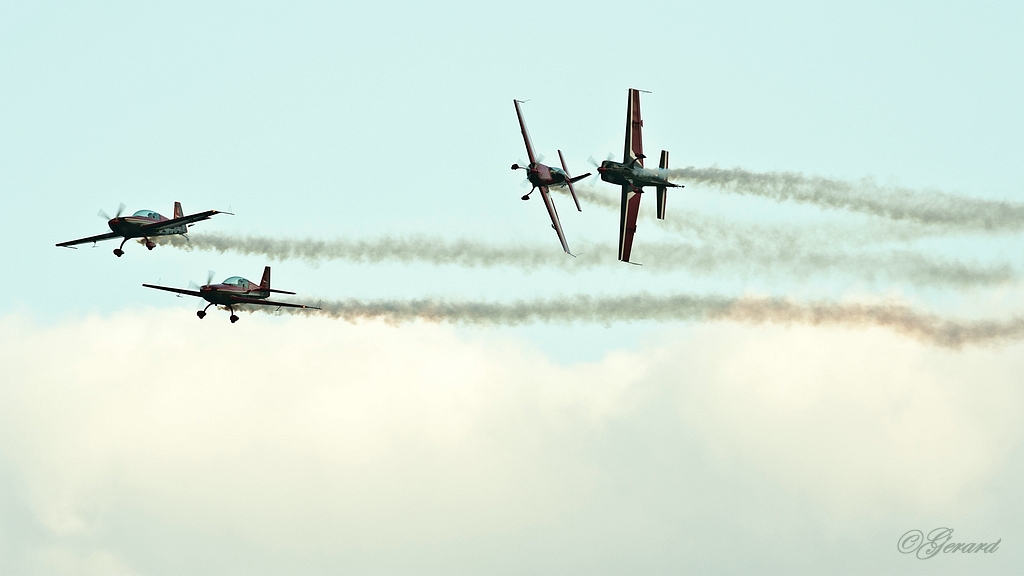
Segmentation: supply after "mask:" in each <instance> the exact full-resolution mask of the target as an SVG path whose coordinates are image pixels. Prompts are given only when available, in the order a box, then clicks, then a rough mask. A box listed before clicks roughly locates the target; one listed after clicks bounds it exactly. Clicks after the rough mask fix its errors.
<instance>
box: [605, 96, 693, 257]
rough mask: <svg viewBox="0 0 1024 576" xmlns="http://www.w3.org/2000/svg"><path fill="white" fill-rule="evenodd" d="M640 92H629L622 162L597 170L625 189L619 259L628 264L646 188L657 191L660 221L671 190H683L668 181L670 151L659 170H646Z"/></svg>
mask: <svg viewBox="0 0 1024 576" xmlns="http://www.w3.org/2000/svg"><path fill="white" fill-rule="evenodd" d="M640 92H642V90H636V89H634V88H630V89H629V100H628V102H627V105H626V149H625V152H624V153H623V158H622V162H614V161H612V160H605V161H604V162H601V165H600V166H599V167H598V168H597V171H598V173H600V174H601V179H602V180H604V181H605V182H611V183H612V184H618V185H620V186H622V205H621V208H620V210H619V260H621V261H623V262H629V254H630V252H631V251H632V249H633V235H634V234H635V233H636V217H637V214H638V213H639V211H640V196H641V194H643V192H644V186H654V187H655V188H656V189H657V190H658V219H659V220H664V219H665V200H666V196H667V195H668V192H667V190H668V188H682V187H683V186H682V185H681V184H673V183H672V182H669V181H668V175H667V171H668V151H667V150H662V151H661V162H660V163H659V164H658V169H657V170H651V169H648V168H644V158H646V156H644V144H643V134H642V132H643V126H644V121H643V119H642V118H641V117H640Z"/></svg>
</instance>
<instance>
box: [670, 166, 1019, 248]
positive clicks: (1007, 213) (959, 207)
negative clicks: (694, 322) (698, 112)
mask: <svg viewBox="0 0 1024 576" xmlns="http://www.w3.org/2000/svg"><path fill="white" fill-rule="evenodd" d="M668 174H669V178H670V179H672V180H677V181H681V182H684V183H687V184H691V185H694V184H696V185H706V186H713V187H716V188H719V189H721V190H724V191H727V192H733V193H736V194H750V195H755V196H762V197H765V198H770V199H772V200H776V201H778V202H784V201H787V200H792V201H794V202H802V203H807V204H814V205H817V206H821V207H823V208H833V209H842V210H849V211H853V212H861V213H864V214H870V215H873V216H880V217H883V218H889V219H892V220H896V221H909V222H917V223H921V224H925V225H932V226H941V227H945V228H950V229H958V230H980V231H988V232H997V231H1018V230H1022V229H1024V204H1021V203H1017V202H1007V201H995V200H983V199H978V198H969V197H966V196H957V195H954V194H949V193H945V192H921V191H916V190H911V189H908V188H900V187H890V186H882V185H879V184H876V183H875V182H874V181H872V180H871V179H864V180H861V181H860V182H856V183H854V182H846V181H842V180H832V179H829V178H822V177H819V176H804V175H803V174H801V173H798V172H752V171H749V170H744V169H742V168H732V169H725V168H714V167H712V168H695V167H693V166H691V167H688V168H680V169H674V170H669V171H668Z"/></svg>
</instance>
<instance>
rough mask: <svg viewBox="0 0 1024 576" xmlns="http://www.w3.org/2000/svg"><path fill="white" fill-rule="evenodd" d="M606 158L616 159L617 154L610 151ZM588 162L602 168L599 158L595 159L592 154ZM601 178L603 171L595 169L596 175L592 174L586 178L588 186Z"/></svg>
mask: <svg viewBox="0 0 1024 576" xmlns="http://www.w3.org/2000/svg"><path fill="white" fill-rule="evenodd" d="M605 159H606V160H614V159H615V154H614V153H613V152H609V153H608V156H607V157H606V158H605ZM587 163H588V164H590V165H591V166H593V167H594V168H600V167H601V164H600V163H598V161H597V160H594V157H593V156H590V157H588V158H587ZM600 178H601V173H600V172H598V171H596V170H595V171H594V175H593V176H591V177H590V178H587V180H586V182H587V186H593V185H594V182H595V181H596V180H600Z"/></svg>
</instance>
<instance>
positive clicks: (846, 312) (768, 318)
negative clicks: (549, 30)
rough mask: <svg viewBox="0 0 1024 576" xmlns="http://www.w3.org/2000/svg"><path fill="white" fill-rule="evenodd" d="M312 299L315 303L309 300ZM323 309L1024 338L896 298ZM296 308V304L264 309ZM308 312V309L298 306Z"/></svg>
mask: <svg viewBox="0 0 1024 576" xmlns="http://www.w3.org/2000/svg"><path fill="white" fill-rule="evenodd" d="M307 303H312V302H307ZM320 306H321V307H322V311H321V312H320V313H321V314H324V315H327V316H329V317H332V318H339V319H343V320H347V321H349V322H355V321H358V320H364V319H382V320H384V321H386V322H390V323H403V322H411V321H415V320H425V321H428V322H451V323H456V324H472V325H484V326H516V325H521V324H528V323H535V322H548V323H551V322H570V323H571V322H593V323H602V324H607V323H610V322H635V321H645V320H654V321H662V322H669V321H723V320H728V321H734V322H742V323H746V324H765V323H774V324H783V325H788V324H806V325H812V326H820V325H836V326H846V327H869V326H878V327H884V328H889V329H891V330H894V331H896V332H898V333H900V334H903V335H905V336H908V337H910V338H913V339H916V340H919V341H921V342H926V343H930V344H934V345H937V346H942V347H946V348H953V349H959V348H962V347H963V346H966V345H995V344H999V343H1005V342H1008V341H1011V340H1018V339H1020V338H1022V337H1024V318H1022V317H1020V316H1015V317H1013V318H1010V319H1008V320H1004V321H997V320H951V319H946V318H943V317H941V316H938V315H935V314H930V313H925V312H919V311H916V310H914V309H913V308H910V307H909V306H906V305H904V304H899V303H882V304H843V303H836V302H827V301H820V302H811V303H806V304H801V303H797V302H794V301H792V300H789V299H785V298H756V297H739V298H730V297H725V296H695V295H685V294H676V295H668V296H655V295H651V294H647V293H639V294H632V295H627V296H608V297H593V296H587V295H578V296H567V297H562V298H552V299H538V300H519V301H514V302H509V303H499V302H486V301H471V300H446V299H438V298H423V299H414V300H398V299H392V300H389V299H381V300H359V299H346V300H334V301H329V302H321V303H320ZM267 311H269V312H277V313H295V312H296V311H295V310H293V309H280V310H273V309H271V310H267ZM299 312H301V313H308V311H299Z"/></svg>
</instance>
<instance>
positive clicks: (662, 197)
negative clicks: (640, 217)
mask: <svg viewBox="0 0 1024 576" xmlns="http://www.w3.org/2000/svg"><path fill="white" fill-rule="evenodd" d="M658 168H660V169H662V170H667V169H668V150H662V151H661V161H660V162H658ZM667 196H668V188H666V187H665V186H658V220H664V219H665V201H666V200H667V199H668V198H667Z"/></svg>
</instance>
